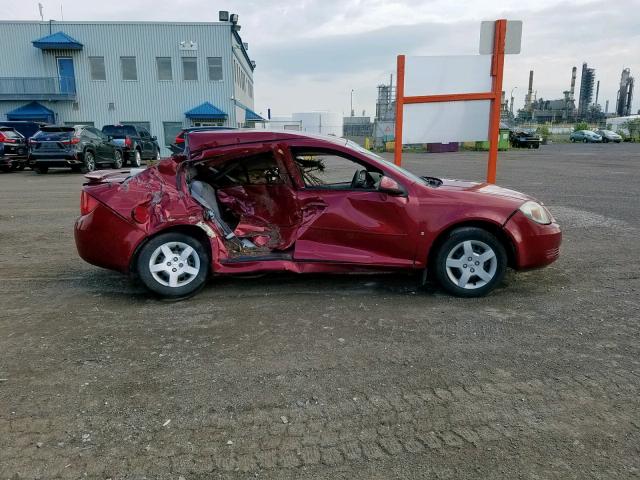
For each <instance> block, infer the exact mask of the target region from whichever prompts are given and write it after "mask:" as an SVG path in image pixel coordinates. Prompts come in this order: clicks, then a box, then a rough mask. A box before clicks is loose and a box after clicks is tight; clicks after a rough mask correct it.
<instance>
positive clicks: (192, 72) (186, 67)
mask: <svg viewBox="0 0 640 480" xmlns="http://www.w3.org/2000/svg"><path fill="white" fill-rule="evenodd" d="M197 62H198V59H197V58H196V57H182V79H183V80H198V63H197Z"/></svg>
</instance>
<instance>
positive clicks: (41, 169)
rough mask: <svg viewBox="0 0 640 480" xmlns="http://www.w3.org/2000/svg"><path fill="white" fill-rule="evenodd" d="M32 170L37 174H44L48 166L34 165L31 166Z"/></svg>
mask: <svg viewBox="0 0 640 480" xmlns="http://www.w3.org/2000/svg"><path fill="white" fill-rule="evenodd" d="M33 170H34V171H35V172H36V173H37V174H38V175H44V174H45V173H47V172H48V171H49V167H47V166H46V165H36V166H35V167H33Z"/></svg>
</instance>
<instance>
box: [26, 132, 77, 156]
mask: <svg viewBox="0 0 640 480" xmlns="http://www.w3.org/2000/svg"><path fill="white" fill-rule="evenodd" d="M74 134H75V129H74V128H73V127H69V128H67V127H57V128H48V129H43V130H40V132H38V133H37V134H36V135H35V136H33V137H31V141H30V144H31V148H32V149H33V150H35V151H38V152H60V151H64V150H67V149H68V148H69V147H70V146H71V140H72V138H73V137H74Z"/></svg>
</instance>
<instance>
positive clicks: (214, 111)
mask: <svg viewBox="0 0 640 480" xmlns="http://www.w3.org/2000/svg"><path fill="white" fill-rule="evenodd" d="M184 114H185V116H186V117H187V118H196V119H202V120H225V119H226V118H227V114H226V113H224V112H223V111H222V110H220V109H219V108H218V107H216V106H214V105H212V104H211V103H209V102H204V103H203V104H201V105H198V106H197V107H195V108H192V109H191V110H189V111H188V112H184Z"/></svg>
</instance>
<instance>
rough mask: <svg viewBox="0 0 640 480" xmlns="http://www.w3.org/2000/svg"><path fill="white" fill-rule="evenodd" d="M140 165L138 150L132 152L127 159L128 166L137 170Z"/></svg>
mask: <svg viewBox="0 0 640 480" xmlns="http://www.w3.org/2000/svg"><path fill="white" fill-rule="evenodd" d="M140 165H142V154H141V153H140V150H138V149H136V150H134V151H133V154H132V155H131V156H130V157H129V166H130V167H133V168H138V167H140Z"/></svg>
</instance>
